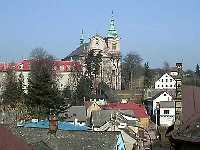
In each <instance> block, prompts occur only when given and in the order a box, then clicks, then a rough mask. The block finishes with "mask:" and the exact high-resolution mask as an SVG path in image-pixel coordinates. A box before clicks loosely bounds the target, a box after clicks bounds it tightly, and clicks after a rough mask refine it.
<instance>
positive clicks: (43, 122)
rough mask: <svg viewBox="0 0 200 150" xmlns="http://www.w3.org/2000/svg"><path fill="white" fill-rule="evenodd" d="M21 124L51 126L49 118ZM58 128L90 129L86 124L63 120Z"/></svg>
mask: <svg viewBox="0 0 200 150" xmlns="http://www.w3.org/2000/svg"><path fill="white" fill-rule="evenodd" d="M20 126H23V127H25V128H49V121H48V120H41V121H39V122H31V121H30V122H25V123H23V124H21V125H20ZM58 129H61V130H67V131H72V130H79V131H86V130H88V127H87V126H85V125H81V124H78V123H77V124H73V123H70V122H61V121H58Z"/></svg>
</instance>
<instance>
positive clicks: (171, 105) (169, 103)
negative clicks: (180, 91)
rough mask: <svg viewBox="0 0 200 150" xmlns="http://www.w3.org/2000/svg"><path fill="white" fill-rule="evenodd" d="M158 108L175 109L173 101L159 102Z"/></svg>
mask: <svg viewBox="0 0 200 150" xmlns="http://www.w3.org/2000/svg"><path fill="white" fill-rule="evenodd" d="M160 108H175V102H174V101H161V102H160Z"/></svg>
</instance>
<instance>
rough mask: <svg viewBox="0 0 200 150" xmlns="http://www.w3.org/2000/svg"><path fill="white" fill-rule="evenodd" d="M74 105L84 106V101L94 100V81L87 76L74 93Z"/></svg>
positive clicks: (82, 78)
mask: <svg viewBox="0 0 200 150" xmlns="http://www.w3.org/2000/svg"><path fill="white" fill-rule="evenodd" d="M74 97H75V98H74V99H75V101H74V105H83V102H84V99H85V100H88V99H90V98H93V95H92V81H91V79H90V78H89V77H87V76H82V77H81V78H80V80H79V83H78V85H77V89H76V91H75V92H74Z"/></svg>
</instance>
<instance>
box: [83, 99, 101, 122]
mask: <svg viewBox="0 0 200 150" xmlns="http://www.w3.org/2000/svg"><path fill="white" fill-rule="evenodd" d="M84 105H85V108H86V116H87V118H90V116H91V113H92V112H93V111H99V110H101V107H100V106H99V105H98V104H97V102H96V101H85V102H84Z"/></svg>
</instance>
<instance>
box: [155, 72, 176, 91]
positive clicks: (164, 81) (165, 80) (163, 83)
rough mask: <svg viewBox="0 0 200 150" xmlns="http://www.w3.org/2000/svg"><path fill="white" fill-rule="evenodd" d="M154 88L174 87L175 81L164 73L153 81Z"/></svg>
mask: <svg viewBox="0 0 200 150" xmlns="http://www.w3.org/2000/svg"><path fill="white" fill-rule="evenodd" d="M155 89H176V81H175V80H174V79H173V78H172V77H171V76H170V75H168V74H167V73H166V74H164V75H163V76H162V77H161V78H160V79H159V80H158V81H156V82H155Z"/></svg>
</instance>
